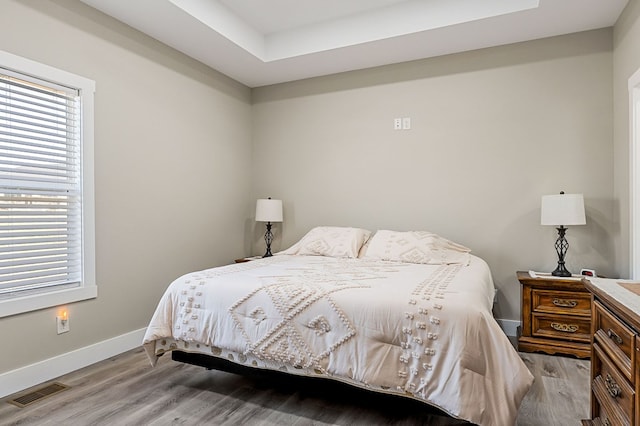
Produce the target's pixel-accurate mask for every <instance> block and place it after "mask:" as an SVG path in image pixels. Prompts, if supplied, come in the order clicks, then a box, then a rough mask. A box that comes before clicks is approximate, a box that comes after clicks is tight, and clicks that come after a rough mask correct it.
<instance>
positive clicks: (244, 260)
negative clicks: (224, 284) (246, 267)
mask: <svg viewBox="0 0 640 426" xmlns="http://www.w3.org/2000/svg"><path fill="white" fill-rule="evenodd" d="M256 259H262V256H253V257H241V258H240V259H236V260H234V262H235V263H244V262H251V261H252V260H256Z"/></svg>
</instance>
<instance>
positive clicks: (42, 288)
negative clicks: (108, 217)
mask: <svg viewBox="0 0 640 426" xmlns="http://www.w3.org/2000/svg"><path fill="white" fill-rule="evenodd" d="M94 90H95V83H94V82H93V81H91V80H88V79H86V78H83V77H79V76H76V75H73V74H70V73H67V72H65V71H61V70H58V69H55V68H52V67H49V66H46V65H43V64H39V63H36V62H33V61H30V60H28V59H25V58H21V57H18V56H15V55H11V54H9V53H6V52H1V51H0V317H2V316H8V315H14V314H17V313H20V312H26V311H30V310H35V309H41V308H45V307H49V306H55V305H60V304H65V303H70V302H74V301H78V300H83V299H88V298H92V297H96V295H97V288H96V283H95V259H94V258H95V254H94V253H95V243H94V235H95V232H94V211H93V93H94Z"/></svg>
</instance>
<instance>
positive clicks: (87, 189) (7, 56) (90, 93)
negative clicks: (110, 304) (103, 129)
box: [0, 50, 98, 318]
mask: <svg viewBox="0 0 640 426" xmlns="http://www.w3.org/2000/svg"><path fill="white" fill-rule="evenodd" d="M0 67H2V68H6V69H8V70H10V71H13V72H16V73H19V74H23V75H25V76H31V77H35V78H39V79H42V80H46V81H49V82H51V83H53V84H58V85H62V86H67V87H72V88H74V89H78V90H79V92H80V98H81V142H80V143H81V147H80V149H81V166H80V167H81V170H80V172H81V182H82V184H81V191H82V207H81V209H82V277H81V285H80V286H79V287H75V288H66V289H65V288H56V287H55V286H54V287H48V288H43V289H40V290H38V291H34V292H26V294H19V293H18V294H15V295H7V296H4V297H2V298H0V318H2V317H8V316H12V315H17V314H21V313H25V312H29V311H35V310H39V309H45V308H50V307H54V306H59V305H65V304H68V303H73V302H78V301H81V300H87V299H93V298H96V297H97V296H98V287H97V283H96V268H95V194H94V94H95V81H93V80H90V79H88V78H85V77H81V76H79V75H76V74H72V73H70V72H67V71H63V70H60V69H57V68H54V67H52V66H49V65H45V64H41V63H39V62H36V61H33V60H30V59H27V58H23V57H21V56H17V55H14V54H11V53H9V52H5V51H2V50H0Z"/></svg>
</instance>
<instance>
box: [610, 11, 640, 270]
mask: <svg viewBox="0 0 640 426" xmlns="http://www.w3.org/2000/svg"><path fill="white" fill-rule="evenodd" d="M613 34H614V38H613V40H614V54H613V98H614V117H615V122H614V123H615V124H614V168H613V173H614V195H613V197H614V199H615V219H616V223H615V226H614V227H613V229H612V232H613V234H612V236H613V237H614V238H615V240H616V246H615V248H616V256H615V265H616V271H617V272H618V273H619V274H620V275H619V276H621V277H629V271H630V259H629V251H630V250H629V247H630V244H631V241H630V227H629V208H630V206H629V179H630V173H629V149H630V147H629V89H628V82H629V78H630V77H631V76H632V75H633V73H634V72H636V71H637V70H638V69H640V2H638V1H633V0H632V1H630V2H629V4H628V5H627V7H626V9H625V10H624V12H623V13H622V15H621V17H620V18H619V19H618V22H617V24H616V26H615V28H614V33H613Z"/></svg>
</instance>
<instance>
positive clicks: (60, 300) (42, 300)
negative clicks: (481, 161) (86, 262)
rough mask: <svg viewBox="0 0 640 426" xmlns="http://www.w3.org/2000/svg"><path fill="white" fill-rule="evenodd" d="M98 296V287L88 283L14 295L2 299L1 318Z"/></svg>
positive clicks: (0, 302)
mask: <svg viewBox="0 0 640 426" xmlns="http://www.w3.org/2000/svg"><path fill="white" fill-rule="evenodd" d="M97 296H98V287H97V286H95V285H87V286H85V287H78V288H71V289H65V290H54V291H51V290H49V291H47V292H43V293H37V294H31V295H28V296H23V297H13V298H10V299H5V300H1V299H0V318H3V317H9V316H12V315H17V314H22V313H25V312H30V311H36V310H38V309H44V308H50V307H52V306H58V305H66V304H67V303H73V302H79V301H81V300H87V299H95V298H96V297H97Z"/></svg>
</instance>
